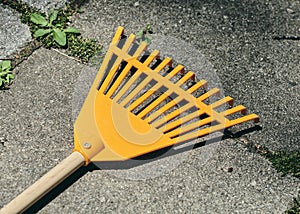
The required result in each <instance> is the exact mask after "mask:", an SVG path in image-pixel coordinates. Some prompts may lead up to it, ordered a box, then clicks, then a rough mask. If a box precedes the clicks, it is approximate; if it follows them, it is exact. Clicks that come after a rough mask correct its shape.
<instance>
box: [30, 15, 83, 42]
mask: <svg viewBox="0 0 300 214" xmlns="http://www.w3.org/2000/svg"><path fill="white" fill-rule="evenodd" d="M57 15H58V12H57V11H53V12H52V13H51V14H50V16H49V18H45V17H44V16H42V15H40V14H38V13H32V14H30V20H31V22H33V23H34V24H36V25H38V28H37V30H35V32H34V34H33V35H34V37H36V38H38V37H43V36H50V37H52V38H53V40H54V41H55V42H56V43H57V44H58V45H59V46H65V45H66V44H67V33H73V34H80V31H79V30H78V29H76V28H74V27H68V28H66V29H64V27H63V25H62V24H61V23H59V22H57Z"/></svg>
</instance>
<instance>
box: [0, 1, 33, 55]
mask: <svg viewBox="0 0 300 214" xmlns="http://www.w3.org/2000/svg"><path fill="white" fill-rule="evenodd" d="M0 26H1V29H0V59H3V58H5V57H7V56H9V55H10V54H12V53H14V52H16V51H18V50H19V49H20V48H23V47H24V46H25V45H26V44H27V43H28V42H29V41H30V40H31V35H30V32H29V28H28V26H26V25H24V24H22V23H21V21H20V14H19V13H17V12H16V11H14V10H13V9H10V8H8V7H7V6H4V5H2V4H0Z"/></svg>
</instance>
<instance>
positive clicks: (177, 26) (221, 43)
mask: <svg viewBox="0 0 300 214" xmlns="http://www.w3.org/2000/svg"><path fill="white" fill-rule="evenodd" d="M299 8H300V7H299V2H298V1H295V0H292V1H289V2H286V1H282V0H276V1H264V2H261V1H257V0H251V1H241V2H240V1H239V2H236V1H223V0H222V1H221V0H213V1H201V2H199V1H188V0H187V1H168V2H161V1H144V0H141V1H136V2H135V3H134V2H132V1H122V2H118V1H114V0H105V1H104V0H103V1H96V0H94V1H93V0H92V1H90V3H89V4H86V5H85V6H84V7H83V10H84V11H85V13H83V14H79V15H78V16H77V17H75V18H74V21H75V24H76V26H77V27H78V28H79V29H81V31H82V33H83V35H85V36H89V37H95V38H97V39H98V40H99V41H102V42H103V44H108V43H109V42H110V38H111V35H112V33H111V32H114V31H115V29H116V28H117V26H123V27H125V29H126V30H127V31H126V32H127V33H131V32H133V33H135V32H137V31H138V30H139V29H141V28H143V27H144V26H145V25H146V24H147V23H150V24H151V25H152V27H153V29H154V32H155V33H156V38H157V39H159V38H160V35H163V37H164V38H165V36H169V37H173V38H176V39H178V40H183V41H185V42H188V43H189V44H191V45H193V46H194V48H196V49H197V50H198V51H199V52H200V53H202V54H203V55H204V56H205V57H206V58H207V60H208V61H209V62H210V63H211V64H212V65H213V66H214V68H215V69H216V70H217V75H218V77H219V79H220V80H221V83H222V88H223V89H224V92H225V95H230V96H232V97H234V98H235V100H236V102H237V103H238V104H244V105H245V106H246V107H248V109H249V112H253V113H257V114H259V115H260V116H261V126H262V131H260V132H255V133H252V134H250V135H247V136H248V137H249V139H250V140H251V141H252V142H254V143H258V144H261V145H263V146H266V147H268V148H270V149H272V150H281V149H287V150H299V149H300V144H299V141H300V138H299V134H298V133H297V130H299V124H300V117H299V115H300V112H299V111H300V110H299V109H300V108H299V104H300V101H299V100H300V97H299V96H300V95H299V93H298V91H299V87H300V86H299V82H300V72H299V57H300V44H299V41H277V40H273V37H274V36H278V35H279V36H280V35H299V33H300V31H299V29H300V22H299V20H298V18H297V17H298V16H297V15H299V14H300V11H299ZM291 10H292V11H293V13H291V12H289V11H291ZM161 37H162V36H161ZM176 46H178V44H173V47H176ZM177 51H178V54H177V56H178V58H179V62H181V61H180V59H181V58H184V57H185V55H184V54H181V56H180V52H181V51H180V49H179V48H178V50H177ZM162 54H163V50H162ZM181 63H183V62H181ZM199 71H200V70H199ZM245 127H247V125H246V126H241V128H242V129H243V128H245ZM233 130H234V131H238V129H233Z"/></svg>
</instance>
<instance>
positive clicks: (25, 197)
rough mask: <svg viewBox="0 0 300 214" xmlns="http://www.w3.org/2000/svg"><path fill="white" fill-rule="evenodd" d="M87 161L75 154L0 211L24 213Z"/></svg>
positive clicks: (12, 213)
mask: <svg viewBox="0 0 300 214" xmlns="http://www.w3.org/2000/svg"><path fill="white" fill-rule="evenodd" d="M84 162H85V159H84V157H83V156H82V155H81V154H80V153H79V152H73V153H72V154H71V155H70V156H69V157H67V158H66V159H64V160H63V161H62V162H60V163H59V164H58V165H57V166H56V167H54V168H53V169H51V170H50V171H49V172H48V173H47V174H45V175H44V176H43V177H41V178H40V179H39V180H38V181H37V182H35V183H34V184H32V185H31V186H30V187H28V188H27V189H26V190H25V191H24V192H22V193H21V194H20V195H18V196H17V197H16V198H15V199H13V200H12V201H11V202H10V203H9V204H7V205H6V206H4V207H3V208H2V209H1V210H0V214H15V213H22V212H24V211H26V210H27V209H28V208H29V207H31V206H32V205H33V204H34V203H35V202H37V201H38V200H39V199H41V198H42V197H43V196H44V195H46V194H47V193H48V192H49V191H51V190H52V189H53V188H54V187H56V186H57V185H58V184H60V183H61V182H62V181H63V180H64V179H65V178H67V177H68V176H69V175H71V174H72V173H73V172H75V171H76V170H77V169H79V168H80V167H81V166H83V165H84Z"/></svg>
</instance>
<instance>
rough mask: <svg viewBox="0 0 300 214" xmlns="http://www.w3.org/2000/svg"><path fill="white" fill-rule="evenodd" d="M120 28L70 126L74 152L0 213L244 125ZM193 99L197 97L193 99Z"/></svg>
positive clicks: (223, 101)
mask: <svg viewBox="0 0 300 214" xmlns="http://www.w3.org/2000/svg"><path fill="white" fill-rule="evenodd" d="M123 31H124V30H123V28H122V27H119V28H118V30H117V32H116V34H115V36H114V37H113V40H112V43H111V45H110V47H109V50H108V51H107V54H106V56H105V58H104V61H103V63H102V65H101V68H100V70H99V72H98V74H97V76H96V78H95V80H94V83H93V85H92V87H91V89H90V92H89V94H88V96H87V98H86V100H85V103H84V105H83V107H82V109H81V112H80V114H79V116H78V118H77V120H76V122H75V126H74V144H75V147H74V151H73V153H72V154H71V155H70V156H69V157H67V158H66V159H65V160H63V161H62V162H61V163H60V164H59V165H57V166H56V167H55V168H53V169H52V170H51V171H50V172H48V173H47V174H46V175H44V176H43V177H42V178H41V179H40V180H38V181H37V182H36V183H35V184H33V185H32V186H30V187H29V188H28V189H27V190H25V191H24V192H23V193H21V194H20V195H19V196H18V197H16V198H15V199H14V200H13V201H11V202H10V203H9V204H8V205H6V206H4V208H3V209H2V210H1V211H0V213H19V212H23V211H25V210H27V209H28V208H29V207H30V206H32V205H33V204H34V203H35V202H37V201H38V200H39V199H40V198H41V197H43V196H44V195H45V194H47V193H48V192H49V191H50V190H51V189H53V188H54V187H56V186H57V185H58V184H59V183H60V182H62V181H63V180H64V179H65V178H66V177H68V176H69V175H71V174H72V173H73V172H74V171H76V170H77V169H78V168H79V167H81V166H83V165H88V164H89V163H90V162H96V161H119V160H126V159H130V158H134V157H137V156H140V155H143V154H145V153H149V152H152V151H155V150H158V149H161V148H164V147H168V146H171V145H174V144H177V143H182V142H186V141H189V140H192V139H195V138H198V137H201V136H204V135H207V134H209V133H212V132H216V131H220V130H223V129H225V128H228V127H231V126H234V125H236V124H240V123H243V122H246V121H249V120H254V121H255V122H258V120H259V117H258V116H257V115H256V114H250V115H245V116H242V117H239V118H236V119H232V120H230V119H229V118H228V116H230V115H232V114H235V113H237V112H241V113H242V114H245V113H246V108H245V107H244V106H242V105H239V106H236V107H232V108H230V109H228V110H225V111H222V110H221V111H220V110H219V111H218V110H217V109H219V107H220V106H223V105H225V104H227V103H229V104H230V105H232V104H233V99H232V98H231V97H225V98H222V99H220V100H218V101H216V102H213V103H211V104H208V103H207V102H206V100H207V99H208V98H210V97H211V96H213V95H215V94H218V93H219V89H217V88H214V89H211V90H209V91H207V92H205V91H204V92H202V94H201V95H200V96H196V94H199V93H200V91H201V90H202V91H203V89H204V88H205V87H206V85H207V82H206V81H205V80H201V81H198V82H195V74H194V73H193V72H191V71H189V72H185V71H184V67H183V66H182V65H177V66H175V67H172V60H171V59H170V58H165V59H160V57H159V52H158V51H157V50H154V51H153V52H152V53H149V52H148V51H147V50H146V48H147V45H146V43H145V42H142V43H141V44H138V43H136V42H135V36H134V35H133V34H131V35H130V36H128V37H126V36H125V35H124V34H123ZM197 92H198V93H197Z"/></svg>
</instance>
